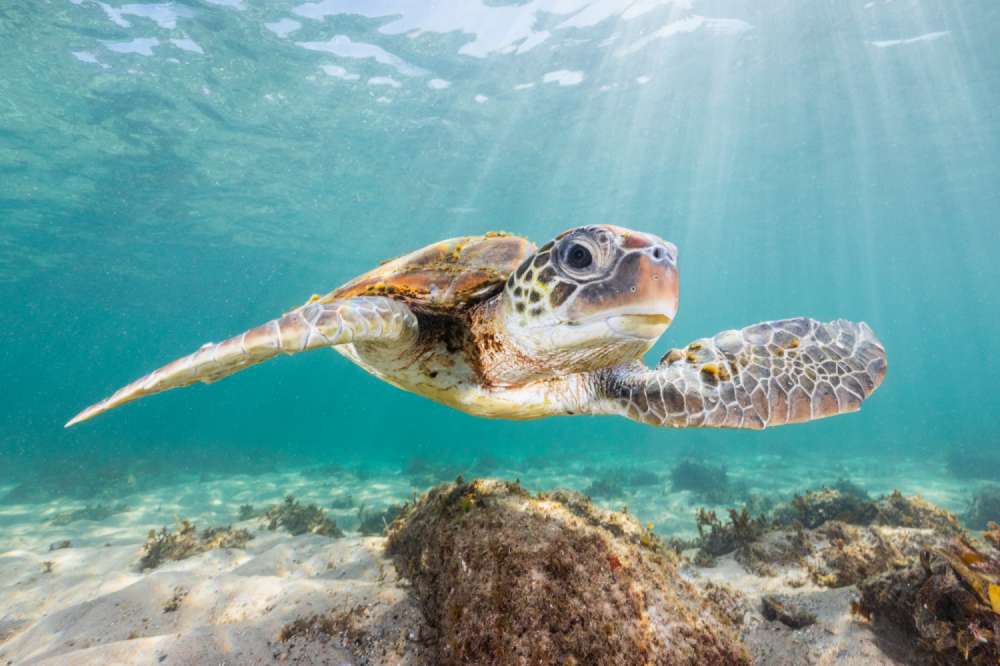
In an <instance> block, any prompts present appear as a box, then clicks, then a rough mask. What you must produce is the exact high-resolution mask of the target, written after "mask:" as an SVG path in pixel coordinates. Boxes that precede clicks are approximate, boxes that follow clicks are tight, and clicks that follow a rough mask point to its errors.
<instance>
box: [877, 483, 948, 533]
mask: <svg viewBox="0 0 1000 666" xmlns="http://www.w3.org/2000/svg"><path fill="white" fill-rule="evenodd" d="M872 522H873V523H874V524H876V525H891V526H893V527H912V528H915V529H927V530H935V531H937V532H940V533H942V534H955V535H957V534H961V532H962V526H961V525H960V524H959V522H958V519H957V518H956V517H955V516H954V515H953V514H951V513H949V512H948V511H945V510H944V509H942V508H940V507H937V506H934V505H933V504H931V503H930V502H928V501H927V500H925V499H924V498H922V497H920V496H913V497H905V496H903V494H902V493H901V492H899V491H898V490H894V491H892V493H891V494H889V495H886V496H884V497H880V498H879V499H878V500H877V501H876V502H875V518H874V519H873V520H872Z"/></svg>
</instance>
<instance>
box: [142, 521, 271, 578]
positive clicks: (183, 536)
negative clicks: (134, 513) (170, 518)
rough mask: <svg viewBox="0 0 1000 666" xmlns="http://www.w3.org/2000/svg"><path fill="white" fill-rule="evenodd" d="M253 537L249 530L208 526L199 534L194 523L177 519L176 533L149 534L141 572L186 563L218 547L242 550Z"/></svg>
mask: <svg viewBox="0 0 1000 666" xmlns="http://www.w3.org/2000/svg"><path fill="white" fill-rule="evenodd" d="M252 538H253V535H252V534H250V532H248V531H247V530H234V529H233V528H232V527H209V528H207V529H204V530H202V531H201V532H200V533H199V532H198V530H197V528H195V526H194V524H193V523H191V521H189V520H187V519H183V520H178V521H177V529H176V531H174V532H171V531H169V530H168V529H167V528H166V527H164V528H163V529H161V530H160V531H159V532H157V531H156V530H150V531H149V535H148V536H147V537H146V544H145V545H144V546H143V548H142V559H140V560H139V570H140V571H145V570H146V569H155V568H156V567H158V566H160V564H162V563H163V562H164V561H165V560H184V559H187V558H189V557H193V556H195V555H198V554H200V553H204V552H205V551H208V550H214V549H216V548H243V547H244V546H246V544H247V542H248V541H249V540H250V539H252Z"/></svg>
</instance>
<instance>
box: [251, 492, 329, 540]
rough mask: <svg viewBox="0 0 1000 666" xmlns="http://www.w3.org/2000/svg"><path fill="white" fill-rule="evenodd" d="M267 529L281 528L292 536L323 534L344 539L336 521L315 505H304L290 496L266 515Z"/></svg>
mask: <svg viewBox="0 0 1000 666" xmlns="http://www.w3.org/2000/svg"><path fill="white" fill-rule="evenodd" d="M264 519H265V520H267V529H269V530H276V529H278V528H279V527H280V528H283V529H284V530H286V531H287V532H288V533H290V534H292V535H298V534H306V533H309V534H322V535H323V536H328V537H342V536H344V533H343V532H341V531H340V528H338V527H337V523H336V521H334V520H332V519H331V518H328V517H327V515H326V512H325V511H323V509H321V508H319V507H318V506H316V505H315V504H309V505H305V506H304V505H302V504H300V503H299V502H298V500H296V499H295V498H294V497H292V496H291V495H289V496H288V497H286V498H285V501H284V502H282V503H281V504H276V505H274V506H272V507H271V508H270V509H268V510H267V511H266V512H265V513H264Z"/></svg>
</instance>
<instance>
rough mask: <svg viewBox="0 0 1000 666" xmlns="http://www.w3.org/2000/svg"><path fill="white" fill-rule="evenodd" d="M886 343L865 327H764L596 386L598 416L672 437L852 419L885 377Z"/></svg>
mask: <svg viewBox="0 0 1000 666" xmlns="http://www.w3.org/2000/svg"><path fill="white" fill-rule="evenodd" d="M887 367H888V366H887V363H886V354H885V349H884V348H883V347H882V343H881V342H879V340H878V338H877V337H876V336H875V334H874V333H873V332H872V330H871V328H869V327H868V325H867V324H865V323H854V322H850V321H846V320H843V319H838V320H836V321H831V322H828V323H825V324H823V323H820V322H818V321H815V320H813V319H806V318H798V319H785V320H781V321H771V322H764V323H761V324H756V325H754V326H750V327H747V328H744V329H743V330H741V331H735V330H734V331H723V332H722V333H719V334H718V335H716V336H715V337H713V338H706V339H703V340H698V341H696V342H692V343H691V344H690V345H688V346H687V348H685V349H674V350H671V351H670V352H669V353H668V354H667V355H666V356H664V357H663V358H662V359H661V360H660V363H659V364H658V365H657V366H656V368H655V369H653V370H650V369H648V368H646V367H644V366H642V365H641V364H640V363H635V364H632V365H628V366H619V367H618V368H610V369H608V370H606V371H602V372H601V373H599V374H598V376H597V377H596V378H595V379H596V383H597V386H598V391H600V392H601V393H602V394H603V397H604V401H605V403H604V405H603V410H602V411H610V412H612V413H618V414H622V415H624V416H627V417H628V418H630V419H632V420H633V421H639V422H642V423H647V424H650V425H657V426H672V427H676V428H698V427H701V428H752V429H761V428H766V427H767V426H775V425H782V424H785V423H801V422H803V421H810V420H813V419H820V418H823V417H827V416H833V415H835V414H842V413H845V412H854V411H857V410H858V409H859V408H860V407H861V403H862V402H863V401H864V400H865V399H866V398H867V397H868V396H870V395H871V394H872V393H873V392H874V391H875V389H877V388H878V386H879V384H881V383H882V379H883V378H884V377H885V373H886V369H887Z"/></svg>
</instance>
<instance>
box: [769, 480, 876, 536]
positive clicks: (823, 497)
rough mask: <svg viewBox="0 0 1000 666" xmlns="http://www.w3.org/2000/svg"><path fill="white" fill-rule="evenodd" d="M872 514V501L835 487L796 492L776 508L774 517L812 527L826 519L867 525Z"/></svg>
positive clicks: (786, 523) (778, 520) (778, 521)
mask: <svg viewBox="0 0 1000 666" xmlns="http://www.w3.org/2000/svg"><path fill="white" fill-rule="evenodd" d="M876 513H877V509H876V508H875V505H874V503H873V502H872V501H871V500H869V499H867V498H866V497H863V496H859V495H857V494H856V493H849V492H843V491H840V490H837V489H836V488H820V489H818V490H810V491H808V492H806V493H804V494H802V495H796V496H795V497H794V498H793V499H792V501H791V502H789V503H788V504H785V505H782V506H780V507H778V508H777V509H776V510H775V512H774V519H775V521H776V522H777V523H778V524H780V525H792V524H794V523H799V524H801V525H803V526H804V527H807V528H809V529H813V528H816V527H819V526H820V525H822V524H823V523H825V522H827V521H829V520H839V521H841V522H844V523H850V524H852V525H868V524H870V523H871V522H872V520H873V519H874V518H875V514H876Z"/></svg>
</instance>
